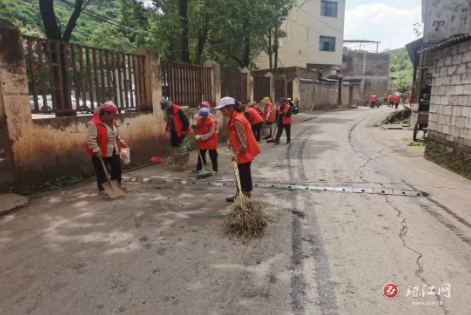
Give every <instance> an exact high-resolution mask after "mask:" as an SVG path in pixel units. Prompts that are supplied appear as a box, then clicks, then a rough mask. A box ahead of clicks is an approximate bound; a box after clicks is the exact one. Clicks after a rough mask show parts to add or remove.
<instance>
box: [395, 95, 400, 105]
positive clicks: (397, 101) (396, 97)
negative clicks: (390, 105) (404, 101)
mask: <svg viewBox="0 0 471 315" xmlns="http://www.w3.org/2000/svg"><path fill="white" fill-rule="evenodd" d="M400 102H401V97H400V96H399V95H396V96H395V97H394V103H396V104H399V103H400Z"/></svg>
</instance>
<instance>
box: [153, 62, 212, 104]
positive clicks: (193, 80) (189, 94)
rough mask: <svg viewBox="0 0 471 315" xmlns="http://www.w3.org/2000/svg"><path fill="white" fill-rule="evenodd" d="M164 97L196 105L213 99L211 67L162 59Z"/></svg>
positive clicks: (179, 102) (176, 101) (178, 102)
mask: <svg viewBox="0 0 471 315" xmlns="http://www.w3.org/2000/svg"><path fill="white" fill-rule="evenodd" d="M160 67H161V79H162V93H163V96H164V98H166V99H169V100H171V101H172V102H174V103H175V104H178V105H181V106H189V107H196V106H198V104H199V103H201V102H202V101H204V100H206V101H209V100H210V99H211V68H210V67H204V66H199V65H190V64H186V63H177V62H172V61H167V60H161V62H160Z"/></svg>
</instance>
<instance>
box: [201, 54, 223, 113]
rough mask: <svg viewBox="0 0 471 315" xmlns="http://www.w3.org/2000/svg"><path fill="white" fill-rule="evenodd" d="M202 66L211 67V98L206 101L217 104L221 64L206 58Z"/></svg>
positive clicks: (219, 95) (219, 94)
mask: <svg viewBox="0 0 471 315" xmlns="http://www.w3.org/2000/svg"><path fill="white" fill-rule="evenodd" d="M204 66H205V67H210V68H211V99H210V100H208V102H209V103H211V105H217V103H218V102H219V100H220V99H221V66H220V65H219V64H218V63H217V62H216V61H213V60H207V61H206V62H205V63H204Z"/></svg>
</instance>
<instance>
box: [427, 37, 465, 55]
mask: <svg viewBox="0 0 471 315" xmlns="http://www.w3.org/2000/svg"><path fill="white" fill-rule="evenodd" d="M469 39H471V34H460V35H453V36H451V37H450V38H448V39H445V40H443V41H441V42H440V43H438V44H435V45H433V46H430V47H427V48H424V49H422V50H420V51H419V53H424V52H430V51H432V52H433V51H436V50H438V49H442V48H446V47H448V46H452V45H456V44H459V43H461V42H464V41H467V40H469Z"/></svg>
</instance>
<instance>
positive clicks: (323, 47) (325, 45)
mask: <svg viewBox="0 0 471 315" xmlns="http://www.w3.org/2000/svg"><path fill="white" fill-rule="evenodd" d="M319 50H320V51H335V37H330V36H321V37H320V39H319Z"/></svg>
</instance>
